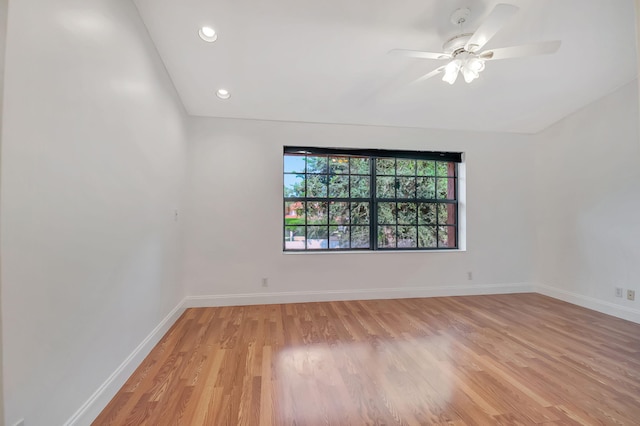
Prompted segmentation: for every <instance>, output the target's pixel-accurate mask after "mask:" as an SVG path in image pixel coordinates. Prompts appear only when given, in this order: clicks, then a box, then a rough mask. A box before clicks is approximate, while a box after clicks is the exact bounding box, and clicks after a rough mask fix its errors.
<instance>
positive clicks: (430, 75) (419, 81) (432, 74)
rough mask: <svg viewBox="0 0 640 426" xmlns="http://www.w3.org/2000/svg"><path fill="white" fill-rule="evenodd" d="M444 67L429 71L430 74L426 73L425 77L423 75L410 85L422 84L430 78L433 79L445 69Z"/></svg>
mask: <svg viewBox="0 0 640 426" xmlns="http://www.w3.org/2000/svg"><path fill="white" fill-rule="evenodd" d="M445 67H446V66H445V65H443V66H441V67H438V68H436V69H435V70H433V71H431V72H430V73H427V74H425V75H423V76H422V77H420V78H418V79H416V80H414V81H412V82H411V83H410V84H417V83H422V82H423V81H425V80H428V79H430V78H431V77H435V76H436V75H438V74H440V73H441V72H442V71H444V69H445Z"/></svg>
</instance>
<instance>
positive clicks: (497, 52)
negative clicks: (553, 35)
mask: <svg viewBox="0 0 640 426" xmlns="http://www.w3.org/2000/svg"><path fill="white" fill-rule="evenodd" d="M561 44H562V42H561V41H560V40H554V41H543V42H541V43H532V44H523V45H520V46H513V47H502V48H500V49H493V50H487V51H485V52H482V53H481V54H480V59H484V60H486V61H495V60H497V59H511V58H521V57H523V56H536V55H549V54H551V53H556V52H557V51H558V49H559V48H560V45H561Z"/></svg>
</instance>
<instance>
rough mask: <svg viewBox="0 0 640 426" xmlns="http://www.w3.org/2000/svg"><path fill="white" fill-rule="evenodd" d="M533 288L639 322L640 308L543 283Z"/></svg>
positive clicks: (557, 297)
mask: <svg viewBox="0 0 640 426" xmlns="http://www.w3.org/2000/svg"><path fill="white" fill-rule="evenodd" d="M533 289H534V291H535V292H536V293H540V294H544V295H545V296H549V297H553V298H554V299H559V300H562V301H565V302H568V303H572V304H574V305H578V306H582V307H583V308H587V309H591V310H594V311H597V312H601V313H603V314H607V315H611V316H614V317H617V318H622V319H625V320H627V321H632V322H635V323H638V324H640V310H637V309H633V308H629V307H627V306H622V305H616V304H615V303H610V302H605V301H603V300H598V299H594V298H593V297H589V296H584V295H582V294H578V293H572V292H569V291H565V290H560V289H557V288H554V287H550V286H548V285H544V284H535V285H533Z"/></svg>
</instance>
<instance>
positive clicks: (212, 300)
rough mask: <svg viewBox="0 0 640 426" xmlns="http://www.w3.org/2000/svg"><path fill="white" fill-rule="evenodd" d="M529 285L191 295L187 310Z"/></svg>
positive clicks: (505, 290) (514, 289)
mask: <svg viewBox="0 0 640 426" xmlns="http://www.w3.org/2000/svg"><path fill="white" fill-rule="evenodd" d="M532 291H533V287H532V286H531V285H530V284H527V283H516V284H491V285H465V286H446V287H444V286H443V287H402V288H373V289H362V290H324V291H286V292H274V293H247V294H220V295H208V296H188V297H186V298H185V301H184V307H185V308H204V307H210V306H242V305H261V304H274V303H302V302H333V301H340V300H372V299H407V298H412V297H444V296H471V295H486V294H510V293H530V292H532Z"/></svg>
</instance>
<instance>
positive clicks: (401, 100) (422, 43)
mask: <svg viewBox="0 0 640 426" xmlns="http://www.w3.org/2000/svg"><path fill="white" fill-rule="evenodd" d="M134 1H135V3H136V5H137V6H138V9H139V10H140V13H141V15H142V18H143V20H144V22H145V24H146V26H147V27H148V29H149V32H150V34H151V37H152V38H153V40H154V42H155V44H156V46H157V48H158V51H159V52H160V55H161V57H162V59H163V60H164V63H165V64H166V67H167V70H168V71H169V74H170V75H171V78H172V79H173V82H174V84H175V85H176V88H177V90H178V92H179V94H180V96H181V98H182V101H183V102H184V105H185V107H186V108H187V111H188V112H189V113H190V114H192V115H199V116H212V117H235V118H254V119H266V120H287V121H306V122H323V123H349V124H371V125H390V126H407V127H425V128H444V129H462V130H475V131H500V132H519V133H535V132H538V131H540V130H542V129H544V128H546V127H547V126H549V125H551V124H552V123H554V122H556V121H558V120H559V119H561V118H563V117H565V116H567V115H568V114H570V113H572V112H574V111H576V110H578V109H580V108H581V107H583V106H584V105H586V104H588V103H590V102H592V101H594V100H596V99H598V98H600V97H602V96H604V95H605V94H608V93H610V92H612V91H614V90H615V89H617V88H619V87H621V86H622V85H624V84H626V83H628V82H630V81H632V80H633V79H634V78H635V77H636V75H637V62H636V42H635V40H636V38H635V10H634V1H633V0H509V2H510V3H512V4H515V5H517V6H519V7H520V8H521V9H520V11H519V12H518V14H517V15H516V16H515V17H514V18H513V19H512V20H510V21H509V23H508V24H507V25H506V26H505V27H504V28H503V29H502V31H500V32H499V33H498V34H497V35H496V36H495V37H494V38H493V39H492V40H491V41H490V42H489V44H487V46H486V47H487V48H496V47H504V46H512V45H516V44H521V43H531V42H537V41H545V40H562V46H561V47H560V50H559V51H558V52H557V53H556V54H554V55H549V56H537V57H529V58H520V59H510V60H503V61H493V62H488V63H487V66H486V69H485V70H484V72H483V73H482V74H481V76H480V78H479V79H478V80H476V81H474V82H473V83H471V84H466V83H465V82H464V81H463V80H462V79H459V81H458V82H456V84H455V85H453V86H450V85H449V84H447V83H445V82H443V81H441V79H440V78H433V79H430V80H427V81H425V82H423V83H420V84H417V85H411V86H409V85H408V83H409V82H411V81H412V80H413V79H415V78H416V77H419V76H420V75H422V74H425V73H427V72H429V71H431V70H432V69H434V68H436V67H437V66H439V65H442V62H439V61H436V60H424V59H413V58H403V57H398V56H393V55H388V54H387V52H388V51H389V50H390V49H394V48H403V49H418V50H430V51H440V50H441V46H442V43H443V42H444V41H445V40H446V39H448V38H449V37H451V36H453V35H455V34H457V33H458V32H459V31H458V30H459V29H458V28H457V27H456V26H454V25H453V24H451V22H450V21H449V19H450V15H451V13H452V12H453V11H454V10H455V9H457V8H459V7H463V6H465V7H469V8H470V9H471V14H472V16H471V19H470V21H469V22H468V23H467V24H465V27H466V28H465V29H466V30H467V31H473V30H475V29H476V28H477V26H478V25H479V23H480V22H482V20H483V18H484V17H486V16H487V14H488V13H489V12H490V11H491V9H492V8H493V6H494V5H495V4H497V3H499V2H498V1H488V0H446V1H444V0H402V1H393V0H318V1H313V2H312V1H307V0H275V1H264V0H134ZM203 25H209V26H212V27H214V28H215V29H216V31H217V32H218V34H219V37H218V41H216V42H215V43H205V42H203V41H201V40H200V39H199V38H198V35H197V32H198V28H199V27H201V26H203ZM221 87H224V88H227V89H229V90H230V92H231V94H232V96H231V98H230V99H229V100H227V101H221V100H219V99H218V98H216V96H215V91H216V90H217V89H218V88H221Z"/></svg>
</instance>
